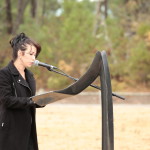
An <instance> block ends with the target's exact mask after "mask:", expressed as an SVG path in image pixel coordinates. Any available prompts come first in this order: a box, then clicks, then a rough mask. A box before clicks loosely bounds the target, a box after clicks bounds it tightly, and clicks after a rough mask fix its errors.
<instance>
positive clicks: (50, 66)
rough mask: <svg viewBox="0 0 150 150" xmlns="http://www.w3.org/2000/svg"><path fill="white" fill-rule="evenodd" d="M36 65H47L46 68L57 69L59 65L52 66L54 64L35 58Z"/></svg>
mask: <svg viewBox="0 0 150 150" xmlns="http://www.w3.org/2000/svg"><path fill="white" fill-rule="evenodd" d="M34 65H35V66H42V67H46V68H49V69H57V67H55V66H52V65H49V64H46V63H43V62H40V61H38V60H35V61H34Z"/></svg>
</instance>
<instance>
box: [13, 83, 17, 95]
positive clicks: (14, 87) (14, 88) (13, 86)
mask: <svg viewBox="0 0 150 150" xmlns="http://www.w3.org/2000/svg"><path fill="white" fill-rule="evenodd" d="M13 87H14V89H15V96H16V97H17V92H16V88H15V83H14V82H13Z"/></svg>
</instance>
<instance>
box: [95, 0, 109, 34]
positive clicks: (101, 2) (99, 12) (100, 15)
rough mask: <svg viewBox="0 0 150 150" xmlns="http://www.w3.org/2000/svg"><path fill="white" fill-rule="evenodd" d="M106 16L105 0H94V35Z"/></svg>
mask: <svg viewBox="0 0 150 150" xmlns="http://www.w3.org/2000/svg"><path fill="white" fill-rule="evenodd" d="M105 18H107V0H98V1H97V2H96V17H95V24H94V29H93V35H94V36H96V34H97V32H98V29H99V27H100V24H101V22H102V19H105Z"/></svg>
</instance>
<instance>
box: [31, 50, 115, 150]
mask: <svg viewBox="0 0 150 150" xmlns="http://www.w3.org/2000/svg"><path fill="white" fill-rule="evenodd" d="M98 76H100V81H101V93H102V94H101V99H102V150H114V130H113V103H112V89H111V80H110V73H109V67H108V62H107V56H106V52H105V51H102V52H99V51H98V52H97V53H96V55H95V57H94V59H93V62H92V64H91V66H90V67H89V69H88V70H87V72H86V73H85V74H84V75H83V76H82V77H81V78H80V79H79V80H77V81H76V82H75V83H73V84H72V85H70V86H69V87H67V88H65V89H62V90H58V91H50V92H47V93H44V94H41V95H36V96H34V97H32V99H33V101H34V102H35V103H36V104H38V105H40V106H44V105H47V104H49V103H53V102H55V101H58V100H61V99H64V98H67V97H70V96H73V95H76V94H78V93H80V92H82V91H83V90H84V89H85V88H87V87H88V86H89V85H90V84H91V83H92V82H93V81H94V80H95V79H96V78H97V77H98Z"/></svg>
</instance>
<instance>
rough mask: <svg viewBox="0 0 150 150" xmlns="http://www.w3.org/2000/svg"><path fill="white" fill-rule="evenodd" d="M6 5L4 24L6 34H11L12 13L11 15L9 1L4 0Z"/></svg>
mask: <svg viewBox="0 0 150 150" xmlns="http://www.w3.org/2000/svg"><path fill="white" fill-rule="evenodd" d="M5 3H6V22H7V33H8V34H11V33H12V30H13V23H12V13H11V0H5Z"/></svg>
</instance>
